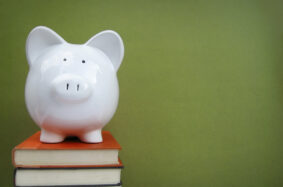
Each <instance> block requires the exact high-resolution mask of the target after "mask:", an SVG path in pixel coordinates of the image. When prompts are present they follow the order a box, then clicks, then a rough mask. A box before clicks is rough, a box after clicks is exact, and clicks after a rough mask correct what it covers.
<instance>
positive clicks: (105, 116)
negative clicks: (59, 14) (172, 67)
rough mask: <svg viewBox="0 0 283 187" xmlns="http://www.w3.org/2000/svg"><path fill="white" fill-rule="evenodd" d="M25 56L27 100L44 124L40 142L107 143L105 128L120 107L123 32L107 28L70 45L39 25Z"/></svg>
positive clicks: (29, 108)
mask: <svg viewBox="0 0 283 187" xmlns="http://www.w3.org/2000/svg"><path fill="white" fill-rule="evenodd" d="M26 55H27V59H28V63H29V73H28V76H27V80H26V87H25V100H26V105H27V109H28V112H29V114H30V116H31V117H32V119H33V120H34V121H35V123H36V124H37V125H38V126H39V127H40V128H41V136H40V141H42V142H46V143H57V142H61V141H63V140H64V139H65V138H66V137H67V136H77V137H78V138H79V139H80V140H81V141H84V142H88V143H99V142H102V141H103V140H102V136H101V129H102V128H103V127H104V126H105V125H106V124H107V123H108V122H109V121H110V119H111V118H112V116H113V115H114V113H115V111H116V108H117V105H118V98H119V86H118V80H117V75H116V73H117V71H118V69H119V67H120V65H121V62H122V59H123V56H124V45H123V41H122V39H121V37H120V36H119V34H118V33H116V32H114V31H111V30H106V31H102V32H100V33H98V34H96V35H94V36H93V37H92V38H90V39H89V40H88V41H87V42H86V43H84V44H70V43H68V42H66V41H65V40H64V39H63V38H62V37H60V36H59V35H58V34H57V33H55V32H54V31H53V30H51V29H49V28H47V27H44V26H38V27H36V28H34V29H33V30H32V31H31V32H30V34H29V36H28V38H27V42H26Z"/></svg>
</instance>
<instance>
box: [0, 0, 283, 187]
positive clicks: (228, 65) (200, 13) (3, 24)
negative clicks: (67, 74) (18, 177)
mask: <svg viewBox="0 0 283 187" xmlns="http://www.w3.org/2000/svg"><path fill="white" fill-rule="evenodd" d="M282 10H283V2H282V1H267V0H266V1H247V0H246V1H197V0H193V1H185V0H184V1H165V0H162V1H139V2H138V1H137V2H134V1H125V0H124V1H118V0H104V1H98V0H97V1H96V0H83V1H78V0H60V1H54V0H49V1H38V0H35V1H31V0H18V1H15V0H11V1H8V0H7V1H2V0H1V1H0V41H1V43H0V54H1V55H0V63H1V65H0V86H1V87H0V94H1V97H0V102H1V111H0V122H1V130H0V143H1V155H0V156H1V158H0V162H1V163H0V166H1V169H0V171H1V173H0V177H1V178H0V183H1V185H0V186H3V187H4V186H5V187H6V186H12V180H13V178H12V174H13V166H12V164H11V150H12V148H13V147H14V146H15V145H17V144H18V143H20V142H21V141H23V140H24V139H25V138H27V137H28V136H30V135H32V134H33V133H34V132H36V131H37V130H39V128H38V127H37V126H36V125H35V124H34V123H33V121H32V120H31V118H30V117H29V115H28V113H27V110H26V107H25V102H24V86H25V78H26V76H27V73H28V65H27V61H26V57H25V40H26V37H27V35H28V33H29V32H30V31H31V29H32V28H34V27H35V26H37V25H45V26H48V27H50V28H52V29H54V30H55V31H56V32H57V33H59V34H60V35H61V36H62V37H63V38H65V39H66V40H67V41H69V42H71V43H84V42H85V41H87V40H88V39H89V38H90V37H91V36H93V35H94V34H96V33H97V32H100V31H102V30H105V29H112V30H115V31H117V32H118V33H119V34H120V35H121V36H122V38H123V40H124V43H125V58H124V61H123V63H122V65H121V67H120V70H119V72H118V78H119V83H120V94H121V95H120V102H119V107H118V109H117V112H116V114H115V116H114V118H113V119H112V121H111V122H110V123H109V124H108V125H107V126H106V128H105V129H106V130H110V131H111V132H112V133H113V134H114V136H115V137H116V139H117V140H118V141H119V143H120V144H121V146H122V147H123V150H122V151H121V159H122V161H123V162H124V165H125V169H124V171H123V174H122V180H123V183H124V185H123V186H124V187H137V186H140V187H145V186H150V187H156V186H162V187H163V186H168V187H172V186H193V187H195V186H196V187H201V186H203V187H207V186H216V187H219V186H223V187H227V186H254V187H259V186H268V187H269V186H272V187H275V186H276V187H277V186H278V187H279V186H283V161H282V158H283V149H282V147H283V146H282V144H283V136H282V135H283V127H282V125H283V124H282V122H283V73H282V69H283V65H282V62H283V11H282Z"/></svg>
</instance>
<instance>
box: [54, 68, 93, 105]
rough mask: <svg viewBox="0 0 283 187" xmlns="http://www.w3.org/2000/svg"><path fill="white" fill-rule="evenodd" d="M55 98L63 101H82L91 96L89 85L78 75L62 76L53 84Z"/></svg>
mask: <svg viewBox="0 0 283 187" xmlns="http://www.w3.org/2000/svg"><path fill="white" fill-rule="evenodd" d="M52 90H53V93H55V98H57V99H59V100H62V101H68V102H72V101H82V100H86V99H87V98H88V97H89V96H90V95H91V89H90V85H89V83H88V82H87V81H86V80H85V79H83V78H82V77H79V76H76V75H69V74H66V75H61V76H59V77H57V78H55V79H54V81H53V82H52Z"/></svg>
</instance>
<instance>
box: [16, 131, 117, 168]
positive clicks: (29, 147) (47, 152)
mask: <svg viewBox="0 0 283 187" xmlns="http://www.w3.org/2000/svg"><path fill="white" fill-rule="evenodd" d="M102 137H103V142H102V143H98V144H89V143H84V142H81V141H80V140H78V139H75V138H68V139H66V140H65V141H64V142H61V143H56V144H48V143H42V142H40V132H37V133H35V134H34V135H32V136H31V137H29V138H28V139H26V140H25V141H23V142H22V143H21V144H19V145H17V146H16V147H15V148H14V149H13V151H12V161H13V165H14V166H15V167H21V168H68V167H69V168H74V167H86V168H91V167H98V165H101V166H115V165H117V164H118V165H119V158H118V153H119V151H120V150H121V146H120V145H119V143H118V142H117V141H116V140H115V138H114V137H113V136H112V135H111V133H110V132H109V131H103V132H102Z"/></svg>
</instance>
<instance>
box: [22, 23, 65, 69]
mask: <svg viewBox="0 0 283 187" xmlns="http://www.w3.org/2000/svg"><path fill="white" fill-rule="evenodd" d="M64 42H65V40H64V39H63V38H61V37H60V36H59V35H58V34H57V33H56V32H54V31H53V30H51V29H49V28H48V27H44V26H38V27H35V28H34V29H33V30H32V31H31V32H30V33H29V35H28V38H27V42H26V55H27V59H28V63H29V65H30V66H31V65H32V63H33V62H34V61H35V59H36V58H37V57H38V56H39V55H40V54H42V52H43V51H44V50H45V49H47V48H48V47H51V46H53V45H57V44H62V43H64Z"/></svg>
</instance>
